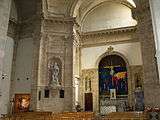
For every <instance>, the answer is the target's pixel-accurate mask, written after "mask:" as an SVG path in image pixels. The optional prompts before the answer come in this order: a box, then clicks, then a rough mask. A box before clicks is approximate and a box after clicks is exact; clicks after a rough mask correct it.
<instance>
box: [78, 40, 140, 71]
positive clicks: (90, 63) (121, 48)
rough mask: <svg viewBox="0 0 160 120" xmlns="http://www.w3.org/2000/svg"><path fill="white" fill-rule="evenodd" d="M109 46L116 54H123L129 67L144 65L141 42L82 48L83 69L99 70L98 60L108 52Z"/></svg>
mask: <svg viewBox="0 0 160 120" xmlns="http://www.w3.org/2000/svg"><path fill="white" fill-rule="evenodd" d="M109 46H112V47H113V48H114V51H115V52H119V53H121V54H123V55H124V56H125V57H126V59H127V60H128V62H129V65H142V64H143V62H142V55H141V44H140V42H134V43H123V44H114V45H104V46H97V47H88V48H82V49H81V69H91V68H97V67H98V64H97V62H98V61H97V60H98V59H99V58H100V56H101V55H103V54H104V53H106V52H107V49H108V47H109Z"/></svg>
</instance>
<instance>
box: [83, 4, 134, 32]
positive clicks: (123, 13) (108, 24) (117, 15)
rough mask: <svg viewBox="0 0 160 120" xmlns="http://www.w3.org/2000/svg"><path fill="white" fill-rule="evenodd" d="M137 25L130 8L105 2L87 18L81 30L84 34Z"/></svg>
mask: <svg viewBox="0 0 160 120" xmlns="http://www.w3.org/2000/svg"><path fill="white" fill-rule="evenodd" d="M136 24H137V22H136V21H135V20H134V19H133V18H132V13H131V9H130V8H129V7H127V6H125V5H122V4H119V3H113V2H105V3H103V4H100V5H98V6H96V7H95V8H94V9H93V10H91V11H90V12H89V13H88V14H87V15H86V16H85V18H84V20H83V22H82V28H81V29H82V31H83V32H88V31H98V30H104V29H113V28H120V27H128V26H134V25H136Z"/></svg>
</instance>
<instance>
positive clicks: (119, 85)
mask: <svg viewBox="0 0 160 120" xmlns="http://www.w3.org/2000/svg"><path fill="white" fill-rule="evenodd" d="M98 74H99V105H100V113H102V114H104V113H107V112H109V111H112V110H113V111H125V108H126V106H127V104H128V71H127V63H126V61H125V60H124V59H123V58H122V57H121V56H119V55H116V54H114V55H107V56H105V57H103V58H102V59H101V61H100V62H99V67H98ZM108 109H109V110H108Z"/></svg>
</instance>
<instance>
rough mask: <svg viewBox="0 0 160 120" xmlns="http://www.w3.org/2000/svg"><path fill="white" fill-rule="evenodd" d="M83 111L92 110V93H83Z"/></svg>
mask: <svg viewBox="0 0 160 120" xmlns="http://www.w3.org/2000/svg"><path fill="white" fill-rule="evenodd" d="M85 111H93V97H92V93H85Z"/></svg>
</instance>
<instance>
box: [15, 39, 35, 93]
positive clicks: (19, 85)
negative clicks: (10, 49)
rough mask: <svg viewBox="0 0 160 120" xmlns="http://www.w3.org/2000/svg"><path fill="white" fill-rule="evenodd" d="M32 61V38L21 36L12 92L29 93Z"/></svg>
mask: <svg viewBox="0 0 160 120" xmlns="http://www.w3.org/2000/svg"><path fill="white" fill-rule="evenodd" d="M32 62H33V39H32V38H23V39H20V41H19V42H18V47H17V54H16V63H15V64H16V67H15V77H14V87H13V89H14V93H31V82H32V79H31V78H32Z"/></svg>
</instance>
